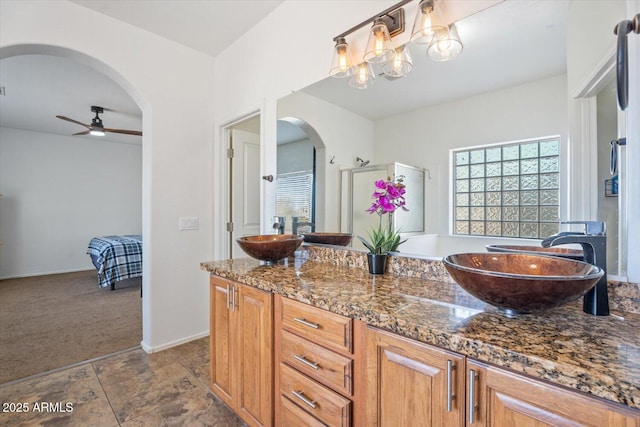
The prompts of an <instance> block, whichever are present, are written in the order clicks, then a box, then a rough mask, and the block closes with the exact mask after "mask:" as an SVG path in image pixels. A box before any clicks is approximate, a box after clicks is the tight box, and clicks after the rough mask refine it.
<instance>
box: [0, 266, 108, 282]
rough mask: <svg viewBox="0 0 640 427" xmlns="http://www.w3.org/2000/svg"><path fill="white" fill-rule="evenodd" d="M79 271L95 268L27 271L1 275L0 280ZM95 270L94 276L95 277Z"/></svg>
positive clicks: (93, 269)
mask: <svg viewBox="0 0 640 427" xmlns="http://www.w3.org/2000/svg"><path fill="white" fill-rule="evenodd" d="M80 271H96V269H95V268H79V269H70V270H56V271H46V272H41V273H29V274H16V275H13V276H3V277H0V280H6V279H24V278H25V277H36V276H48V275H50V274H64V273H78V272H80ZM97 274H98V273H97V272H96V277H97Z"/></svg>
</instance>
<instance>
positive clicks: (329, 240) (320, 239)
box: [302, 232, 353, 246]
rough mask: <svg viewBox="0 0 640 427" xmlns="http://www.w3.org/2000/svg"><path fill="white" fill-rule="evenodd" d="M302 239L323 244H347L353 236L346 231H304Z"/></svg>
mask: <svg viewBox="0 0 640 427" xmlns="http://www.w3.org/2000/svg"><path fill="white" fill-rule="evenodd" d="M302 236H303V237H304V241H305V242H308V243H321V244H323V245H337V246H347V245H348V244H349V243H351V238H352V237H353V236H352V235H351V234H348V233H327V232H321V233H304V234H303V235H302Z"/></svg>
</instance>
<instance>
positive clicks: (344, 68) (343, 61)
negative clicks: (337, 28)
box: [329, 37, 356, 78]
mask: <svg viewBox="0 0 640 427" xmlns="http://www.w3.org/2000/svg"><path fill="white" fill-rule="evenodd" d="M355 70H356V66H355V65H353V60H352V59H351V51H350V50H349V44H348V43H347V41H346V40H345V38H344V37H338V38H337V40H336V48H335V50H334V52H333V61H332V62H331V69H330V70H329V75H330V76H331V77H338V78H343V77H348V76H350V75H352V74H353V73H354V72H355Z"/></svg>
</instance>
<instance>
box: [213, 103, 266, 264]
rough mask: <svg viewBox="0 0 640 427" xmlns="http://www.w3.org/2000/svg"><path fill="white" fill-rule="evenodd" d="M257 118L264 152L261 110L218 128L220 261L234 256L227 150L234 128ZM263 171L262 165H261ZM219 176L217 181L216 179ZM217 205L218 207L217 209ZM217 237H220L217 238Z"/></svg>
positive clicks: (216, 214) (217, 242)
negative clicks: (230, 229)
mask: <svg viewBox="0 0 640 427" xmlns="http://www.w3.org/2000/svg"><path fill="white" fill-rule="evenodd" d="M256 116H259V117H260V149H261V150H262V145H263V144H262V142H263V141H262V140H263V132H262V129H263V124H262V122H263V120H264V115H263V111H262V109H261V108H256V109H254V110H252V111H251V112H249V113H247V114H244V115H241V116H236V117H235V118H233V119H230V120H227V121H225V122H223V123H222V124H220V125H218V126H217V128H218V130H219V133H218V135H219V136H220V144H219V149H218V156H217V157H218V159H217V161H214V165H215V166H216V168H217V170H218V171H220V172H218V173H217V174H214V178H213V179H214V181H218V182H221V183H224V184H222V185H220V184H219V185H215V184H214V188H217V189H219V190H220V191H219V197H218V201H217V203H216V201H215V199H214V206H213V216H214V224H217V226H216V227H214V230H216V229H217V232H216V231H214V236H213V237H214V239H213V242H214V252H215V253H217V254H220V256H219V257H217V258H219V259H231V258H232V256H233V251H232V247H231V245H232V241H231V238H230V233H229V232H228V231H227V223H228V222H230V221H231V219H232V213H233V212H232V209H233V205H232V201H231V194H232V190H231V182H232V173H233V170H232V168H231V160H232V159H230V158H229V157H228V155H227V149H228V148H230V144H231V130H232V129H233V127H234V126H236V125H238V124H239V123H242V122H243V121H245V120H249V119H252V118H255V117H256ZM261 169H262V165H261ZM216 176H217V179H216ZM216 204H217V207H216ZM216 236H219V237H218V238H216Z"/></svg>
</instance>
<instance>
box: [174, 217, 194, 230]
mask: <svg viewBox="0 0 640 427" xmlns="http://www.w3.org/2000/svg"><path fill="white" fill-rule="evenodd" d="M197 229H198V217H197V216H188V217H181V218H180V221H179V222H178V230H197Z"/></svg>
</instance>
